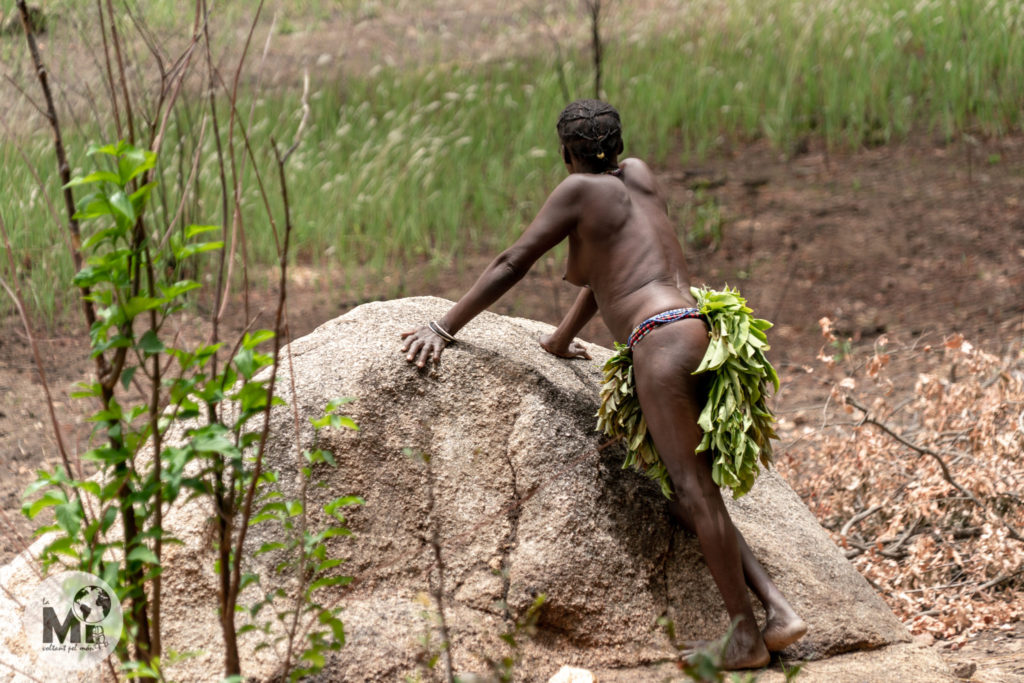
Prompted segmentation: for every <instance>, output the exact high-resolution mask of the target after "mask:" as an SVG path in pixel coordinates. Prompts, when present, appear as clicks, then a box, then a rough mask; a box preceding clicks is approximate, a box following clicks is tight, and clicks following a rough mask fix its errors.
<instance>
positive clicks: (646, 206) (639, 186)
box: [565, 159, 694, 341]
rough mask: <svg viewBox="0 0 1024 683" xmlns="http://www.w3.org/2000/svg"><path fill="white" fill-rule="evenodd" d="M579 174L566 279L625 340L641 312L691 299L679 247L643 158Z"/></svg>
mask: <svg viewBox="0 0 1024 683" xmlns="http://www.w3.org/2000/svg"><path fill="white" fill-rule="evenodd" d="M584 180H585V186H584V190H583V191H584V193H585V194H586V196H587V198H586V200H585V201H583V202H582V206H583V207H584V208H583V210H582V211H581V212H580V216H579V220H578V223H577V226H576V228H575V229H574V230H573V231H572V232H571V233H570V235H569V259H568V265H567V269H566V278H565V279H566V280H568V281H569V282H571V283H572V284H575V285H579V286H588V287H590V289H591V290H592V291H593V293H594V297H595V299H596V300H597V304H598V309H599V310H600V312H601V315H602V317H603V319H604V321H605V324H606V325H607V326H608V329H609V330H611V332H612V334H613V335H614V336H615V338H616V339H618V340H619V341H625V339H626V337H627V336H628V335H629V332H630V330H632V329H633V327H635V326H636V325H637V324H638V323H640V322H641V321H642V320H644V319H645V318H647V317H649V316H651V315H654V314H656V313H660V312H662V311H665V310H668V309H671V308H680V307H686V306H692V305H693V303H694V301H693V298H692V297H691V296H690V293H689V290H688V286H689V282H688V279H689V278H688V275H687V272H686V262H685V260H684V258H683V250H682V247H681V246H680V245H679V241H678V239H677V238H676V234H675V230H674V229H673V227H672V223H671V221H670V220H669V218H668V215H667V213H666V210H665V208H666V207H665V201H664V199H663V198H662V197H661V194H660V193H659V192H658V188H657V184H656V182H655V179H654V175H653V174H652V173H651V170H650V169H649V168H648V167H647V165H646V164H645V163H644V162H642V161H640V160H639V159H626V160H625V161H623V162H622V164H620V166H619V170H618V172H617V173H609V174H605V175H589V176H585V179H584Z"/></svg>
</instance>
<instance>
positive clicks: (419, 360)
mask: <svg viewBox="0 0 1024 683" xmlns="http://www.w3.org/2000/svg"><path fill="white" fill-rule="evenodd" d="M585 183H586V181H585V180H584V179H583V178H582V177H581V176H579V175H575V174H574V175H571V176H569V177H568V178H566V179H565V180H563V181H562V182H561V184H559V186H558V187H556V188H555V190H554V191H553V192H552V193H551V195H550V196H549V197H548V199H547V201H546V202H544V206H543V207H541V210H540V212H539V213H538V214H537V217H536V218H534V219H533V222H532V223H530V225H529V226H528V227H527V228H526V230H525V231H524V232H523V234H522V235H521V236H520V237H519V239H518V240H516V242H515V244H513V245H512V246H511V247H509V248H508V249H506V250H505V251H503V252H501V253H500V254H499V255H498V256H497V258H495V259H494V260H493V261H491V263H490V265H489V266H487V268H486V269H485V270H484V272H483V273H482V274H481V275H480V277H479V278H477V281H476V283H474V285H473V286H472V287H471V288H470V289H469V291H468V292H466V293H465V294H464V295H463V296H462V298H460V299H459V301H458V303H456V304H455V305H454V306H452V307H451V309H450V310H449V311H448V312H447V313H446V314H445V315H444V317H443V318H441V319H440V320H438V321H436V323H435V324H436V325H437V326H439V327H440V328H441V329H442V331H444V332H445V333H447V334H448V335H449V336H451V335H454V334H455V333H456V332H458V331H459V330H460V329H462V327H463V326H464V325H465V324H466V323H468V322H469V321H470V320H472V319H473V318H474V317H476V316H477V315H478V314H479V313H480V312H481V311H483V310H485V309H486V308H487V307H488V306H490V305H491V304H493V303H494V302H495V301H497V300H498V299H500V298H501V296H502V295H503V294H504V293H505V292H507V291H508V290H509V289H511V288H512V286H513V285H514V284H515V283H517V282H519V280H521V279H522V278H523V276H524V275H526V273H527V272H529V270H530V267H531V266H533V264H534V263H535V262H536V261H537V259H539V258H540V257H541V256H542V255H544V253H545V252H547V251H548V250H549V249H551V248H552V247H554V246H555V245H556V244H558V243H559V242H561V241H562V240H563V239H565V238H566V237H567V236H568V235H569V232H570V231H571V230H572V229H573V228H575V227H576V223H577V221H578V220H579V215H580V209H581V207H582V203H583V196H582V195H583V193H584V189H585ZM402 338H403V339H405V344H404V345H403V346H402V351H403V352H405V353H406V360H408V361H409V362H410V363H412V362H415V363H416V365H417V366H418V367H423V366H424V365H426V363H427V361H428V360H432V361H433V362H435V363H437V362H438V361H439V360H440V359H441V352H442V351H443V350H444V347H445V345H446V344H447V342H446V340H445V339H444V337H443V336H442V335H439V334H438V333H437V332H435V331H434V330H432V329H430V327H429V326H424V327H421V328H419V329H415V330H408V331H406V332H403V333H402Z"/></svg>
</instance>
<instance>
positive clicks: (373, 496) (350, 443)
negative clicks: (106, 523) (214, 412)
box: [0, 297, 948, 681]
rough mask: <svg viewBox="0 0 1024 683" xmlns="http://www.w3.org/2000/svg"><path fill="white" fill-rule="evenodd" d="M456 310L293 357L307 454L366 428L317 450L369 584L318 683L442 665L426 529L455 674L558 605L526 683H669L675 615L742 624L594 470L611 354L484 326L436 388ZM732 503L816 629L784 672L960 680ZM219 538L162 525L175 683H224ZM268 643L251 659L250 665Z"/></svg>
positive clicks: (269, 661) (333, 333)
mask: <svg viewBox="0 0 1024 683" xmlns="http://www.w3.org/2000/svg"><path fill="white" fill-rule="evenodd" d="M450 305H451V302H448V301H445V300H442V299H436V298H430V297H423V298H414V299H403V300H398V301H390V302H381V303H373V304H367V305H364V306H360V307H359V308H356V309H355V310H353V311H351V312H350V313H348V314H346V315H344V316H342V317H340V318H337V319H335V320H332V321H330V322H328V323H326V324H324V325H322V326H321V327H319V328H318V329H317V330H315V331H314V332H313V333H312V334H310V335H308V336H306V337H304V338H302V339H299V340H296V341H295V342H294V343H293V344H292V345H291V351H292V356H293V363H294V371H295V384H296V386H297V389H298V397H297V404H298V408H299V415H300V418H301V419H300V420H299V422H300V425H301V426H300V431H301V439H300V440H301V441H302V444H301V445H302V447H303V448H308V447H310V445H311V443H312V439H313V432H312V428H311V427H310V426H309V422H308V420H307V419H306V418H308V417H314V416H317V415H319V414H321V412H322V410H323V406H324V405H325V403H326V402H327V400H329V399H330V398H333V397H337V396H351V397H355V398H356V399H357V400H356V401H355V402H354V403H352V404H349V405H347V406H345V412H346V413H347V414H348V415H350V416H351V417H353V418H354V419H355V420H356V422H357V423H358V424H359V426H360V430H359V431H358V432H355V431H348V430H344V431H330V430H328V431H327V432H326V433H322V434H321V435H320V443H319V445H320V446H321V447H324V448H327V449H329V450H331V451H332V452H333V453H334V455H335V458H336V459H337V463H338V466H337V468H328V467H324V468H323V469H318V470H317V476H319V477H322V478H323V480H324V481H325V483H326V485H325V486H324V487H322V488H317V487H313V488H311V489H310V492H311V493H310V495H311V496H312V497H313V499H314V500H313V502H311V504H310V506H309V508H310V509H314V508H317V509H318V508H319V507H320V506H321V505H322V504H323V502H325V501H327V500H330V499H332V498H334V497H337V496H340V495H346V494H355V495H359V496H362V497H363V498H365V499H366V504H365V505H364V506H362V507H359V508H354V509H351V511H350V514H349V515H348V517H349V522H350V526H351V528H352V530H353V532H354V536H353V537H349V538H343V539H336V540H337V545H336V546H334V548H335V549H336V551H337V552H338V553H339V554H340V555H342V556H344V557H347V558H348V561H347V562H346V563H345V564H344V565H342V567H341V569H342V570H343V571H344V573H346V574H348V575H350V576H353V577H355V579H356V580H355V581H354V582H353V584H351V585H350V586H349V587H348V588H346V589H337V590H338V591H339V594H338V597H339V599H340V604H341V605H343V607H344V612H343V614H342V618H343V620H344V622H345V627H346V631H347V634H348V643H347V645H346V646H345V647H344V648H343V649H342V650H341V651H340V652H339V653H337V654H336V655H335V656H334V657H333V660H332V661H331V662H329V664H328V666H327V667H326V668H325V669H324V672H323V674H322V675H321V676H320V678H321V679H322V680H329V681H392V680H400V679H401V678H402V677H403V676H405V675H412V674H415V672H416V670H417V669H416V667H417V660H418V659H419V658H421V657H422V652H423V646H422V641H423V639H424V635H425V634H429V638H430V639H431V640H432V644H433V646H434V647H436V646H437V645H438V644H439V643H440V640H441V638H440V635H439V633H438V630H437V624H438V620H437V618H436V610H435V606H434V603H433V601H432V599H431V597H430V593H431V591H432V590H434V588H435V587H436V586H437V585H438V584H437V582H438V578H439V577H438V572H437V570H436V566H435V562H434V553H433V551H432V548H431V546H430V544H429V538H430V535H431V531H432V529H436V530H437V532H438V533H439V537H440V539H441V547H442V553H443V558H444V563H445V571H444V576H443V581H444V592H445V597H446V605H447V607H446V617H447V623H448V627H449V630H450V635H451V638H452V641H453V646H452V652H453V657H454V662H455V667H456V670H457V671H461V672H477V673H483V672H484V671H485V669H486V666H485V664H484V661H483V658H484V657H485V656H491V657H500V656H502V655H504V654H506V653H507V652H508V651H507V649H506V648H505V646H504V644H503V643H502V641H501V639H500V635H501V634H502V633H503V632H505V631H506V630H507V629H508V627H509V624H510V623H511V620H514V619H516V618H518V617H519V616H520V615H522V614H523V613H524V611H525V610H526V609H527V608H528V607H529V606H530V605H531V604H532V603H533V601H534V599H535V597H536V596H537V595H540V594H545V595H546V596H547V603H546V605H545V607H544V608H543V610H542V611H541V613H540V618H539V630H538V632H537V634H536V636H535V637H533V638H532V639H529V640H528V641H527V642H525V644H524V645H523V647H522V648H521V652H520V656H521V660H522V661H521V663H520V664H519V666H518V668H517V678H519V679H522V680H547V678H549V677H550V676H552V675H554V674H555V673H556V672H557V671H558V670H559V669H560V668H561V667H562V666H563V665H571V666H580V667H587V668H589V669H593V670H598V671H601V672H603V673H602V675H600V676H598V679H599V680H614V679H617V678H618V676H619V675H621V676H624V677H625V678H622V680H627V679H628V680H664V679H665V677H666V675H667V676H669V677H671V675H672V671H673V667H671V666H668V667H666V665H665V662H666V661H667V660H670V659H671V658H672V657H673V655H674V652H675V651H674V649H673V647H672V645H671V643H670V642H669V641H668V638H667V636H666V635H665V633H664V630H663V629H662V628H660V627H659V626H658V625H657V621H658V619H659V617H662V616H667V617H668V618H669V619H671V620H672V621H673V622H674V624H675V628H676V631H677V634H678V637H679V638H680V639H697V638H708V637H714V636H718V635H720V634H721V633H723V632H724V631H725V630H726V628H727V627H728V618H727V615H726V612H725V609H724V607H723V605H722V602H721V598H720V597H719V595H718V592H717V590H716V589H715V586H714V584H713V582H712V580H711V577H710V575H709V573H708V571H707V569H706V567H705V566H704V563H703V560H702V559H701V555H700V551H699V547H698V544H697V541H696V539H695V538H694V537H693V536H691V535H689V534H687V533H686V532H684V531H682V530H679V529H676V528H675V527H674V526H673V525H672V523H671V522H670V520H669V517H668V511H667V506H666V503H665V500H664V499H663V498H662V497H661V495H660V493H659V492H658V489H657V487H656V486H655V485H654V484H653V483H652V482H650V481H648V480H647V479H645V478H644V477H642V476H641V475H638V474H636V473H634V472H632V471H625V470H622V469H621V467H620V463H621V461H622V455H623V453H622V451H621V449H620V448H619V447H618V446H617V445H616V446H613V447H608V448H605V449H603V450H599V446H600V444H601V443H602V437H601V436H600V435H598V434H597V433H596V432H595V431H594V422H595V420H594V413H595V411H596V409H597V400H598V390H599V383H600V364H601V363H602V362H603V361H604V360H605V359H606V358H607V357H608V356H609V355H610V353H611V352H610V351H609V350H607V349H604V348H601V347H597V346H592V345H591V346H590V347H589V348H590V352H591V354H592V355H593V356H594V358H595V360H594V361H578V360H577V361H568V360H563V359H559V358H555V357H554V356H551V355H549V354H547V353H545V352H544V351H543V350H542V349H541V348H540V347H539V346H538V344H537V341H536V340H537V338H538V337H539V336H540V334H542V333H543V332H545V331H549V330H550V327H549V326H547V325H544V324H542V323H538V322H533V321H529V320H524V319H516V318H507V317H502V316H498V315H494V314H490V313H484V314H482V315H481V316H479V317H478V318H477V319H475V320H474V321H473V322H471V323H470V324H469V325H468V326H467V327H466V328H465V329H464V330H462V331H461V332H460V334H459V342H458V343H457V344H455V345H452V346H451V347H449V348H448V350H447V351H446V352H445V354H444V357H443V358H442V363H441V366H440V368H439V369H438V370H436V371H434V372H426V371H417V369H416V368H415V367H413V366H411V365H408V364H407V363H406V362H405V359H404V356H403V355H402V354H401V352H400V345H401V343H400V340H399V333H400V331H402V330H405V329H408V328H410V327H415V326H418V325H420V324H424V323H426V322H427V321H428V320H433V319H437V318H438V317H440V316H441V315H442V314H443V313H444V312H445V311H446V310H447V309H448V307H449V306H450ZM281 373H282V375H283V376H281V377H280V378H279V382H280V384H279V387H281V389H282V395H283V396H284V397H285V398H286V399H288V400H289V401H291V399H290V397H289V396H288V387H289V378H288V364H287V362H285V363H283V364H282V367H281ZM293 425H294V422H293V418H292V413H291V409H290V408H285V409H280V408H279V409H278V410H277V413H276V414H275V427H276V429H275V430H274V436H273V437H272V444H271V449H270V452H269V455H268V462H267V466H268V467H269V468H270V469H273V470H276V471H277V472H279V473H280V474H281V477H280V480H281V482H282V485H283V486H284V487H285V488H286V489H287V488H290V487H293V486H294V485H295V484H294V482H295V471H296V467H297V465H296V451H295V448H294V426H293ZM406 449H411V450H412V451H413V452H416V453H425V454H427V455H429V462H428V463H426V464H424V462H423V461H422V459H418V458H415V457H412V456H410V455H409V454H408V453H407V452H406ZM428 468H429V470H428ZM431 480H432V481H433V482H434V498H435V505H434V506H433V509H431V506H430V504H429V498H430V496H428V494H427V486H428V482H429V481H431ZM728 505H729V508H730V511H731V513H732V515H733V519H734V520H735V522H736V525H737V527H739V529H740V530H741V531H742V532H743V534H744V535H745V536H746V538H747V540H748V541H749V543H750V545H751V546H752V547H753V550H754V553H755V554H756V555H757V556H758V558H759V559H760V560H761V562H762V563H763V564H764V566H765V567H766V569H767V570H768V572H769V573H770V574H771V575H772V576H773V577H774V579H775V581H776V583H777V584H778V585H779V587H780V588H781V589H782V591H783V592H784V593H785V594H786V595H787V596H788V597H789V598H790V600H791V602H792V603H793V605H794V607H795V608H796V609H797V611H798V612H799V613H800V614H801V615H802V616H803V617H804V619H805V620H806V621H807V622H808V624H809V631H808V634H807V636H806V637H805V638H804V639H803V640H801V641H799V642H798V643H797V644H796V645H794V646H793V647H792V648H791V649H790V650H789V651H787V652H786V653H785V655H786V656H787V658H788V659H810V660H827V659H828V658H831V657H833V656H834V655H838V654H842V653H847V652H853V651H861V650H874V652H873V653H870V661H871V662H877V664H878V666H879V667H881V668H878V669H877V671H878V672H884V675H885V677H887V678H888V679H889V680H917V679H915V678H914V672H920V671H925V670H927V671H929V672H930V674H929V675H930V677H929V680H944V679H945V678H944V677H946V676H948V674H947V673H946V672H945V669H944V666H943V665H942V664H941V662H938V661H937V660H936V659H935V658H934V656H933V655H931V654H930V652H928V651H926V650H917V649H913V648H911V647H910V646H909V645H906V643H908V642H909V640H910V638H909V636H908V634H907V632H906V630H905V629H904V628H903V627H902V625H901V624H900V623H899V621H898V620H897V619H896V618H895V617H894V616H893V615H892V613H891V612H890V611H889V609H888V608H887V607H886V605H885V604H884V602H883V601H882V600H881V598H880V597H878V596H877V595H876V594H875V593H874V591H873V590H872V589H871V588H870V586H869V585H868V584H867V582H866V581H865V580H864V579H863V578H862V577H861V576H860V575H859V574H857V572H856V571H855V570H854V569H853V567H852V566H851V565H850V564H849V563H848V562H847V561H846V560H845V559H844V557H843V555H842V553H841V552H840V551H839V549H838V548H836V546H835V545H834V544H833V543H832V541H831V540H830V539H829V537H828V535H827V534H826V532H825V531H824V530H823V529H822V528H821V527H820V526H819V525H818V523H817V521H816V520H815V518H814V517H813V515H812V514H811V513H810V511H808V510H807V508H806V507H805V506H804V505H803V504H802V503H801V501H800V500H799V498H798V497H797V496H796V494H794V493H793V491H792V490H791V489H790V488H789V487H788V486H787V485H786V483H785V482H784V481H783V480H782V479H781V478H780V477H779V476H777V475H776V474H774V473H768V474H766V475H763V476H762V477H761V479H760V480H759V481H758V483H757V485H756V486H755V488H754V490H753V491H752V492H751V493H750V494H749V495H748V496H746V497H744V498H742V499H740V500H739V501H732V500H729V501H728ZM207 518H208V514H207V511H206V510H201V509H198V508H196V506H192V507H191V508H190V507H185V508H182V509H180V510H178V511H177V512H176V513H174V514H172V515H169V516H168V519H167V524H168V526H170V527H171V528H172V529H173V531H174V532H175V533H176V534H177V535H178V536H179V537H180V538H183V539H184V540H185V541H186V544H185V545H184V546H182V547H174V546H172V547H171V551H170V553H169V557H168V558H167V562H166V565H167V567H166V576H167V577H168V578H167V579H166V581H167V583H166V584H165V589H164V594H165V609H167V610H168V611H169V612H170V613H171V614H172V615H177V617H176V616H172V617H170V618H168V624H169V625H170V626H171V628H173V629H174V631H173V632H170V633H168V634H167V635H166V636H165V643H170V644H171V645H169V646H170V647H173V648H174V649H177V650H193V649H200V650H203V651H204V654H203V655H202V656H200V657H197V658H194V659H191V660H188V661H186V662H185V663H184V664H183V665H181V667H180V669H179V670H177V671H176V672H172V677H173V678H175V679H176V680H201V679H206V678H209V676H210V674H211V673H212V672H215V671H217V670H218V669H219V664H220V661H221V660H220V657H221V655H220V653H219V651H218V650H217V647H216V643H217V641H218V639H219V638H218V635H219V631H218V627H217V620H216V615H215V614H214V610H213V609H212V608H211V605H213V604H215V584H214V575H213V559H214V558H213V555H212V553H211V552H210V550H209V539H210V535H209V534H208V531H207V524H208V519H207ZM314 520H315V518H314ZM314 524H315V521H314ZM262 529H263V527H254V528H253V530H254V534H253V536H252V538H251V543H252V545H253V547H258V545H259V544H261V543H262V542H264V541H265V540H268V538H267V537H264V536H263V534H265V533H267V532H264V531H261V530H262ZM19 559H20V558H19ZM265 561H266V562H268V563H269V562H271V560H270V559H265ZM16 564H18V561H16V562H14V563H12V564H11V565H9V566H8V567H4V568H2V570H0V580H2V581H3V582H4V584H5V585H8V586H9V585H13V583H16V582H17V580H16V579H15V578H14V575H13V574H12V572H15V570H13V569H12V567H14V566H15V565H16ZM23 565H24V563H23V562H22V564H21V565H19V566H21V567H22V568H21V569H20V570H18V571H20V572H21V574H22V575H24V574H25V570H24V566H23ZM261 570H262V573H263V575H264V581H265V582H270V581H272V580H273V576H272V572H271V570H270V569H269V566H265V567H262V568H261ZM21 580H22V581H25V580H27V579H26V578H25V577H24V576H23V578H22V579H21ZM12 582H13V583H12ZM265 585H269V584H265ZM6 599H7V598H6V596H3V595H0V617H3V616H4V614H3V612H4V610H5V609H6V610H12V609H13V608H12V607H11V606H10V605H6V603H4V602H3V601H5V600H6ZM243 601H244V600H243ZM5 605H6V606H5ZM182 615H188V617H189V619H188V620H187V622H188V624H187V627H186V624H185V621H186V620H184V619H183V618H182V619H179V618H178V617H181V616H182ZM11 623H17V622H16V621H13V620H12V622H11ZM253 642H254V641H246V643H245V647H246V649H247V650H249V651H250V652H251V648H252V645H253ZM908 652H909V653H910V654H907V653H908ZM887 653H899V656H898V657H896V656H894V657H892V658H891V659H887V657H888V656H889V655H888V654H887ZM868 654H869V653H865V655H868ZM276 661H277V659H276V657H275V656H274V655H273V653H272V652H271V651H270V650H269V649H264V650H261V651H259V652H254V653H252V654H249V655H247V656H246V657H245V658H244V659H243V662H244V666H246V667H247V669H245V671H246V673H248V674H249V675H250V676H252V677H254V678H256V679H261V678H265V677H267V676H269V675H270V674H271V672H272V671H273V670H274V666H275V664H276ZM824 664H825V662H824V661H823V662H822V665H820V666H817V667H808V669H807V671H806V672H805V674H803V675H801V677H800V680H809V681H813V680H819V678H818V677H816V676H815V675H814V673H813V672H814V671H815V670H816V669H817V670H820V671H821V672H822V674H823V675H822V676H821V677H820V680H826V679H827V680H830V681H831V680H839V679H838V678H836V672H835V670H834V667H832V668H829V667H827V666H825V665H824ZM439 666H440V665H439ZM615 672H620V674H615ZM825 672H828V673H825ZM2 675H4V674H2V673H0V676H2ZM869 679H871V675H870V674H868V678H866V679H864V680H869Z"/></svg>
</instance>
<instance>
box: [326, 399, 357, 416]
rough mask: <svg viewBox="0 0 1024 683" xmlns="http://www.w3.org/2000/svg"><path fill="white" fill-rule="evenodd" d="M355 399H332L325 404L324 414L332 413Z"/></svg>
mask: <svg viewBox="0 0 1024 683" xmlns="http://www.w3.org/2000/svg"><path fill="white" fill-rule="evenodd" d="M353 401H355V399H354V398H353V397H351V396H342V397H339V398H332V399H331V400H330V401H328V402H327V407H326V408H324V412H325V413H333V412H334V411H335V410H337V409H338V408H340V407H341V406H343V405H345V404H346V403H352V402H353Z"/></svg>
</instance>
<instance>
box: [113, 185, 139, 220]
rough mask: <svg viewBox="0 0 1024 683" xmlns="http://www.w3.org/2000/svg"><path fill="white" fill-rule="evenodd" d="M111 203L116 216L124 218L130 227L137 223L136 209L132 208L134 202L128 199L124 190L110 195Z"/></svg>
mask: <svg viewBox="0 0 1024 683" xmlns="http://www.w3.org/2000/svg"><path fill="white" fill-rule="evenodd" d="M109 201H110V208H112V209H113V210H114V212H115V213H116V214H119V215H120V216H122V217H123V218H124V220H125V221H126V222H127V223H128V224H129V225H130V224H132V223H134V222H135V208H134V207H132V202H131V200H130V199H128V195H126V194H125V193H124V190H118V191H117V192H115V193H113V194H112V195H110V198H109Z"/></svg>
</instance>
